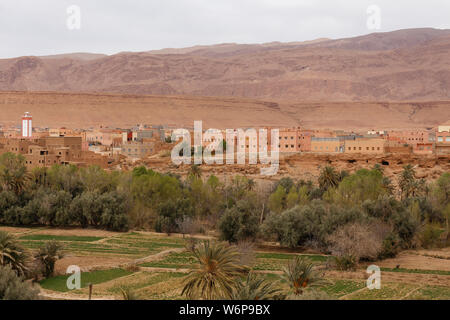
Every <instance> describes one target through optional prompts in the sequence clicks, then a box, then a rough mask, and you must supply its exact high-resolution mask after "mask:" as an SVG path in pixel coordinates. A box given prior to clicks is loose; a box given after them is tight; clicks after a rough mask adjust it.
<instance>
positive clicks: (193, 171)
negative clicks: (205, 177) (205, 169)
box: [189, 164, 202, 179]
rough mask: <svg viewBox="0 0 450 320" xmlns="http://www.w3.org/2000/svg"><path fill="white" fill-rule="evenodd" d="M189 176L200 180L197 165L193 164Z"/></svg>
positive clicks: (200, 172) (200, 174)
mask: <svg viewBox="0 0 450 320" xmlns="http://www.w3.org/2000/svg"><path fill="white" fill-rule="evenodd" d="M189 176H191V177H194V178H197V179H201V177H202V169H201V168H200V166H199V165H197V164H194V165H193V166H191V169H190V170H189Z"/></svg>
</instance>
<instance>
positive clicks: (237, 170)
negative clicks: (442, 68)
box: [116, 153, 450, 184]
mask: <svg viewBox="0 0 450 320" xmlns="http://www.w3.org/2000/svg"><path fill="white" fill-rule="evenodd" d="M376 164H379V165H381V166H382V167H383V168H384V174H385V175H386V176H388V177H389V178H391V180H392V182H393V183H394V184H396V183H397V180H398V177H399V175H400V173H401V172H402V171H403V167H404V166H406V165H408V164H410V165H412V166H413V167H414V168H415V170H416V178H423V179H425V180H427V181H428V182H430V181H434V180H436V179H438V178H439V177H440V176H441V175H442V174H443V173H445V172H450V155H449V156H434V155H429V156H418V155H411V154H386V155H375V156H373V155H370V156H368V155H362V154H361V155H359V154H356V155H348V154H347V155H346V154H339V155H331V154H330V155H326V154H322V155H321V154H312V153H303V154H296V155H282V156H281V158H280V169H279V171H278V174H277V175H275V176H262V175H261V172H260V169H261V167H262V166H261V165H260V164H258V165H248V164H246V165H213V166H210V165H202V167H201V169H202V172H203V174H204V176H206V177H207V176H210V175H216V176H218V177H219V178H222V179H223V180H226V181H228V180H230V179H231V178H232V177H233V176H234V175H244V176H247V177H251V178H254V179H256V180H258V181H260V182H267V183H269V182H271V181H277V180H279V179H281V178H283V177H287V176H289V177H291V178H293V179H304V180H312V181H313V182H317V179H318V177H319V174H320V171H321V169H322V168H323V167H325V166H333V167H334V168H336V170H339V171H340V170H347V171H348V172H350V173H353V172H355V171H357V170H359V169H364V168H365V169H371V168H373V167H374V165H376ZM139 165H145V166H147V167H149V168H152V169H153V170H156V171H159V172H171V173H174V174H179V175H181V176H184V177H185V176H187V174H188V172H189V169H190V166H188V165H181V166H177V165H174V164H173V163H172V162H171V159H170V157H161V156H154V157H152V158H149V159H146V160H141V161H138V162H135V163H131V162H128V161H126V160H123V161H122V162H121V163H120V164H116V167H117V168H121V169H125V170H131V169H132V168H134V167H136V166H139Z"/></svg>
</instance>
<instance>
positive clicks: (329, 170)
mask: <svg viewBox="0 0 450 320" xmlns="http://www.w3.org/2000/svg"><path fill="white" fill-rule="evenodd" d="M339 182H340V174H339V173H338V172H336V170H335V169H334V168H333V167H329V166H326V167H325V168H323V169H322V171H321V173H320V176H319V186H320V189H322V190H324V191H327V190H328V189H329V188H335V187H337V186H338V184H339Z"/></svg>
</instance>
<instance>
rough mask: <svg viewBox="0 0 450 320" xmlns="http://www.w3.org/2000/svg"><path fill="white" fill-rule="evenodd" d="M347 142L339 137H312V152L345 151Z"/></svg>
mask: <svg viewBox="0 0 450 320" xmlns="http://www.w3.org/2000/svg"><path fill="white" fill-rule="evenodd" d="M344 148H345V142H344V140H343V139H341V138H338V137H330V138H319V137H312V138H311V152H314V153H343V152H344Z"/></svg>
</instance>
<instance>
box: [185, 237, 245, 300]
mask: <svg viewBox="0 0 450 320" xmlns="http://www.w3.org/2000/svg"><path fill="white" fill-rule="evenodd" d="M192 253H193V255H194V257H195V258H196V259H197V265H196V268H195V270H193V271H192V272H191V273H190V274H189V275H188V276H187V278H186V280H185V281H186V284H185V286H184V288H183V291H182V293H181V294H182V295H186V296H187V297H189V298H200V299H204V300H214V299H220V298H224V297H225V298H231V296H232V293H233V289H234V287H235V281H234V279H235V277H237V276H240V275H242V274H243V273H244V272H245V271H246V270H247V268H246V267H244V266H242V265H240V264H239V252H238V251H237V250H236V249H235V247H230V246H226V245H225V244H223V243H211V242H210V241H203V242H202V243H201V244H200V245H199V246H197V247H196V248H194V249H193V250H192Z"/></svg>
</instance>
